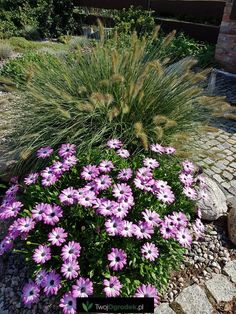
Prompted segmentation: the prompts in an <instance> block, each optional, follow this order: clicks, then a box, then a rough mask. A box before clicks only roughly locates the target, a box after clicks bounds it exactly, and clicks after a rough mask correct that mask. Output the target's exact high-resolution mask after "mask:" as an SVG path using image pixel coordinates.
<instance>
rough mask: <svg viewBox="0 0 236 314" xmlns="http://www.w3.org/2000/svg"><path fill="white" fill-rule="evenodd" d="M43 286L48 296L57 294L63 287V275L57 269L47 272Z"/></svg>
mask: <svg viewBox="0 0 236 314" xmlns="http://www.w3.org/2000/svg"><path fill="white" fill-rule="evenodd" d="M43 288H44V289H43V291H44V292H45V294H46V296H49V295H57V293H58V290H59V289H60V288H61V276H60V275H59V274H57V273H56V271H55V270H53V271H51V272H49V273H47V275H46V277H45V279H44V281H43Z"/></svg>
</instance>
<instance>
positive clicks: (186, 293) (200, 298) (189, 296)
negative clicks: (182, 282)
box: [175, 284, 213, 314]
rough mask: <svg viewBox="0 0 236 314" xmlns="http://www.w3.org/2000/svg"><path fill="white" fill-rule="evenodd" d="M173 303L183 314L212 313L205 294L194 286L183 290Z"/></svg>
mask: <svg viewBox="0 0 236 314" xmlns="http://www.w3.org/2000/svg"><path fill="white" fill-rule="evenodd" d="M175 303H176V304H177V305H178V306H180V308H181V309H182V311H183V312H184V313H185V314H190V313H191V314H211V313H212V312H213V307H212V305H211V303H210V302H209V300H208V299H207V296H206V293H205V292H204V290H203V289H201V288H200V287H199V286H198V285H196V284H194V285H192V286H190V287H187V288H185V289H184V290H183V291H182V292H181V293H180V295H179V296H178V297H177V298H176V299H175Z"/></svg>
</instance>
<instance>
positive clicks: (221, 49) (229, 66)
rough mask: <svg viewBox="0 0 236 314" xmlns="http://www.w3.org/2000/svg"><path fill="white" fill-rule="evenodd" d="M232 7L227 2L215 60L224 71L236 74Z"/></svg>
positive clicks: (234, 26) (235, 44) (235, 36)
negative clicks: (231, 16)
mask: <svg viewBox="0 0 236 314" xmlns="http://www.w3.org/2000/svg"><path fill="white" fill-rule="evenodd" d="M234 1H236V0H234ZM232 5H233V1H232V0H229V1H228V2H227V3H226V6H225V10H224V16H223V20H222V23H221V27H220V34H219V37H218V42H217V46H216V53H215V58H216V60H217V61H218V62H219V63H220V64H221V65H222V66H223V67H224V69H225V70H226V71H229V72H232V73H236V19H234V20H233V19H231V18H230V15H231V11H232Z"/></svg>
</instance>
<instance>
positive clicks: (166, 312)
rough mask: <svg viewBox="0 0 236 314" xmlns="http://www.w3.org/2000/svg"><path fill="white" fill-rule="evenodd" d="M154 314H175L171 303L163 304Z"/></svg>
mask: <svg viewBox="0 0 236 314" xmlns="http://www.w3.org/2000/svg"><path fill="white" fill-rule="evenodd" d="M154 314H175V312H174V311H173V310H172V308H171V307H170V306H169V303H162V304H160V305H158V306H157V307H156V308H155V311H154Z"/></svg>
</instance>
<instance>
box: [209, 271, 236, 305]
mask: <svg viewBox="0 0 236 314" xmlns="http://www.w3.org/2000/svg"><path fill="white" fill-rule="evenodd" d="M205 284H206V287H207V290H208V291H209V292H210V293H211V295H212V296H213V298H214V299H215V300H216V302H230V301H232V300H233V298H235V297H236V288H235V285H234V284H232V282H230V281H229V279H228V278H227V277H226V276H225V275H222V274H215V275H213V277H212V279H210V280H208V281H206V283H205Z"/></svg>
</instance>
